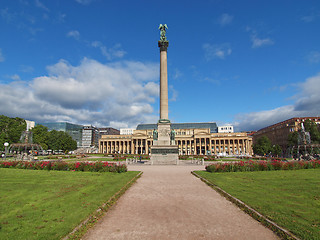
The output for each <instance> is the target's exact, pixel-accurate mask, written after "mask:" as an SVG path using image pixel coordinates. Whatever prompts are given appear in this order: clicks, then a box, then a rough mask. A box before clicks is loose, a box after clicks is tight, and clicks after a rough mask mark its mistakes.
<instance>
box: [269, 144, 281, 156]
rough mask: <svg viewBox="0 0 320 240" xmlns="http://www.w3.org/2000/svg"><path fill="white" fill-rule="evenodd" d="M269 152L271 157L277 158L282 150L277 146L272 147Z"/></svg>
mask: <svg viewBox="0 0 320 240" xmlns="http://www.w3.org/2000/svg"><path fill="white" fill-rule="evenodd" d="M271 152H272V155H273V156H279V155H281V153H282V148H281V147H280V146H279V145H278V144H276V145H273V146H272V151H271Z"/></svg>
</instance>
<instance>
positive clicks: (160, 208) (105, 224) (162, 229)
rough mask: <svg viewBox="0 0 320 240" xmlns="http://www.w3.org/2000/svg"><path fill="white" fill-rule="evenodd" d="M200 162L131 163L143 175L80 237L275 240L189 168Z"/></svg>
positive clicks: (193, 167) (133, 168)
mask: <svg viewBox="0 0 320 240" xmlns="http://www.w3.org/2000/svg"><path fill="white" fill-rule="evenodd" d="M196 169H199V170H200V169H201V170H203V169H204V167H203V166H137V165H136V166H132V165H129V170H140V171H143V174H142V176H141V178H140V179H138V181H137V183H135V184H134V185H133V186H132V187H131V188H130V189H129V190H128V191H127V192H126V193H125V194H124V195H123V196H122V197H121V198H120V199H119V201H118V203H117V204H116V205H115V206H114V207H113V208H112V209H111V210H109V211H108V212H107V214H106V215H105V216H104V217H103V218H102V219H101V221H99V223H98V224H97V225H96V226H95V227H94V228H92V229H91V230H90V231H89V232H88V233H87V235H86V236H84V238H83V239H94V240H97V239H117V240H118V239H126V240H131V239H139V240H143V239H148V240H151V239H175V240H176V239H197V240H198V239H246V240H249V239H277V237H276V235H274V234H273V233H272V232H271V231H270V230H269V229H267V228H265V227H264V226H262V225H261V224H260V223H258V222H257V221H255V220H254V219H252V218H251V217H250V216H249V215H247V214H245V213H243V212H242V211H241V210H240V209H238V208H237V207H236V206H234V205H233V204H232V203H230V202H229V201H227V200H226V199H225V198H223V197H221V196H220V195H219V194H218V193H217V192H216V191H214V190H213V189H211V188H210V187H209V186H207V185H206V184H205V183H203V182H202V181H201V180H200V179H198V178H196V177H194V176H193V175H192V174H191V173H190V172H191V171H192V170H196Z"/></svg>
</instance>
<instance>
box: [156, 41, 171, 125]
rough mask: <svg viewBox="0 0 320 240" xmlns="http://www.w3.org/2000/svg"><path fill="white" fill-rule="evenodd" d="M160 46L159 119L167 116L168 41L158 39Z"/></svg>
mask: <svg viewBox="0 0 320 240" xmlns="http://www.w3.org/2000/svg"><path fill="white" fill-rule="evenodd" d="M158 46H159V48H160V120H162V119H169V117H168V69H167V49H168V46H169V42H168V41H159V42H158Z"/></svg>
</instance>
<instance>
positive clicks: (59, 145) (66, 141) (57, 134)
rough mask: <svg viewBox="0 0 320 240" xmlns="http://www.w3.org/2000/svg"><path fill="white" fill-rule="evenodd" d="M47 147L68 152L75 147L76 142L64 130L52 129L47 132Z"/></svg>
mask: <svg viewBox="0 0 320 240" xmlns="http://www.w3.org/2000/svg"><path fill="white" fill-rule="evenodd" d="M48 147H49V149H52V150H63V151H64V152H68V151H72V150H75V149H76V148H77V142H76V141H75V140H73V139H72V137H71V136H70V135H69V134H68V133H66V132H63V131H56V130H52V131H50V132H49V137H48Z"/></svg>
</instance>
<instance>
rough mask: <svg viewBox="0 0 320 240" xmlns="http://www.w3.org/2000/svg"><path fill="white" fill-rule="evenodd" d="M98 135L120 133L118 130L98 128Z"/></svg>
mask: <svg viewBox="0 0 320 240" xmlns="http://www.w3.org/2000/svg"><path fill="white" fill-rule="evenodd" d="M98 130H99V135H100V136H102V135H119V134H120V131H119V130H118V129H115V128H112V127H104V128H98Z"/></svg>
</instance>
